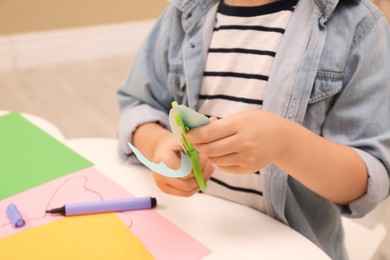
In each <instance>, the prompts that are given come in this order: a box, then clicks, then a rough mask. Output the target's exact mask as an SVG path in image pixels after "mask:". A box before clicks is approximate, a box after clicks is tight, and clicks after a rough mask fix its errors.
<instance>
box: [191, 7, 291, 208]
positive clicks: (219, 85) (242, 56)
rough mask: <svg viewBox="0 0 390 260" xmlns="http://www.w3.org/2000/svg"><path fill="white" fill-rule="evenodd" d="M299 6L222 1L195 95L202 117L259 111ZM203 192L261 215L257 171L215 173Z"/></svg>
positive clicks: (261, 203)
mask: <svg viewBox="0 0 390 260" xmlns="http://www.w3.org/2000/svg"><path fill="white" fill-rule="evenodd" d="M297 1H298V0H285V1H276V2H274V3H270V4H266V5H262V6H255V7H237V6H227V5H226V4H224V3H223V1H221V3H220V5H219V9H218V12H217V15H216V23H215V27H214V32H213V36H212V39H211V43H210V48H209V51H208V56H207V62H206V66H205V70H204V77H203V82H202V87H201V91H200V95H199V112H200V113H203V114H205V115H208V116H215V117H217V118H224V117H227V116H229V115H232V114H235V113H238V112H243V111H248V110H257V109H262V105H263V97H264V92H265V90H266V87H267V82H268V77H269V75H270V71H271V69H272V64H273V60H274V58H275V55H276V51H277V48H278V46H279V43H280V41H281V39H282V37H283V34H284V31H285V29H286V27H287V24H288V21H289V19H290V17H291V14H292V12H293V10H294V7H295V5H296V3H297ZM205 193H207V194H211V195H215V196H219V197H223V198H225V199H228V200H232V201H235V202H238V203H241V204H244V205H247V206H249V207H252V208H255V209H257V210H260V211H262V212H265V208H264V202H263V198H262V188H261V179H260V169H259V171H258V172H256V173H252V174H229V173H224V172H222V171H221V170H220V169H218V168H217V169H216V170H215V172H214V174H213V175H212V177H211V179H210V181H209V183H208V188H207V190H206V191H205Z"/></svg>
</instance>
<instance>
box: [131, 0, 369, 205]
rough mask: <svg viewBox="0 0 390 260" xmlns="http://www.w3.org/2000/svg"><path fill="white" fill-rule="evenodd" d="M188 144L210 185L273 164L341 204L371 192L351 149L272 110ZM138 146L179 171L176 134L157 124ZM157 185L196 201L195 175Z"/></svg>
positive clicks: (248, 2) (226, 122)
mask: <svg viewBox="0 0 390 260" xmlns="http://www.w3.org/2000/svg"><path fill="white" fill-rule="evenodd" d="M270 2H274V1H259V0H245V1H237V0H225V3H226V4H228V5H237V6H256V5H262V4H266V3H270ZM187 140H188V141H189V142H191V143H193V144H194V145H195V147H196V149H197V150H198V152H199V154H200V159H201V160H200V161H201V166H202V172H203V175H204V178H205V180H208V179H209V178H210V176H211V175H212V173H213V171H214V167H219V168H220V169H222V170H223V171H225V172H229V173H232V174H249V173H253V172H255V171H258V170H259V169H262V168H264V167H265V166H267V165H268V164H270V163H274V164H275V165H276V166H278V167H280V168H281V169H283V170H284V171H285V172H287V173H288V174H289V175H290V176H292V177H294V178H295V179H296V180H298V181H299V182H301V183H302V184H303V185H305V186H306V187H307V188H308V189H310V190H312V191H313V192H315V193H317V194H319V195H320V196H322V197H324V198H326V199H328V200H330V201H333V202H335V203H337V204H341V205H343V204H348V203H349V202H351V201H353V200H355V199H357V198H359V197H361V196H362V195H364V194H365V193H366V191H367V184H368V173H367V169H366V167H365V164H364V162H363V160H362V159H361V158H360V156H359V155H358V154H357V153H356V152H355V151H354V150H353V149H352V148H350V147H348V146H345V145H342V144H338V143H335V142H332V141H330V140H327V139H324V138H323V137H321V136H318V135H316V134H314V133H313V132H311V131H309V130H308V129H306V128H304V127H303V126H301V125H299V124H296V123H294V122H292V121H289V120H287V119H285V118H282V117H280V116H278V115H275V114H272V113H270V112H267V111H257V110H256V111H247V112H242V113H237V114H234V115H232V116H229V117H226V118H223V119H220V120H217V119H215V118H213V119H212V122H211V123H210V124H209V125H206V126H203V127H199V128H196V129H192V130H190V131H189V132H188V133H187ZM133 144H134V145H135V146H136V147H137V148H138V149H139V150H140V151H141V152H142V153H143V154H144V155H145V156H146V157H147V158H148V159H149V160H152V161H154V162H156V163H159V162H161V161H163V162H164V163H165V164H166V165H167V166H169V167H170V168H172V169H177V168H179V166H180V157H179V154H178V151H180V149H181V148H180V146H179V145H178V144H177V142H176V139H175V138H174V136H173V135H172V133H171V132H169V131H168V130H166V129H165V128H163V127H162V126H161V125H159V124H157V123H147V124H144V125H141V126H140V127H138V128H137V129H136V131H135V133H134V135H133ZM153 177H154V180H155V182H156V184H157V186H158V187H159V188H160V189H161V190H162V191H164V192H166V193H168V194H172V195H177V196H185V197H188V196H192V195H193V194H195V193H196V192H198V187H197V184H196V181H195V178H194V175H193V174H191V175H190V176H188V177H185V178H176V179H174V178H167V177H164V176H162V175H160V174H157V173H153Z"/></svg>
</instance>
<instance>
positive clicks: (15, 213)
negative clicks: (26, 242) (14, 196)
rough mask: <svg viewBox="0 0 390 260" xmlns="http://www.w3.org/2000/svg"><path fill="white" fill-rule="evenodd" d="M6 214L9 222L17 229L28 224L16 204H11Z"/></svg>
mask: <svg viewBox="0 0 390 260" xmlns="http://www.w3.org/2000/svg"><path fill="white" fill-rule="evenodd" d="M6 213H7V216H8V219H9V221H10V222H11V224H12V226H14V227H15V228H20V227H23V226H24V224H26V222H25V221H24V219H23V217H22V215H21V214H20V212H19V210H18V208H17V207H16V206H15V204H12V203H11V204H9V205H8V207H7V209H6Z"/></svg>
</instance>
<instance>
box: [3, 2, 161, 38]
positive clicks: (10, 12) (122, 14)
mask: <svg viewBox="0 0 390 260" xmlns="http://www.w3.org/2000/svg"><path fill="white" fill-rule="evenodd" d="M167 6H168V3H167V1H166V0H0V35H1V34H3V35H4V34H13V33H21V32H31V31H44V30H55V29H61V28H71V27H80V26H90V25H97V24H107V23H119V22H127V21H132V20H142V19H151V18H156V17H158V15H159V14H160V13H161V12H162V11H163V10H164V8H166V7H167Z"/></svg>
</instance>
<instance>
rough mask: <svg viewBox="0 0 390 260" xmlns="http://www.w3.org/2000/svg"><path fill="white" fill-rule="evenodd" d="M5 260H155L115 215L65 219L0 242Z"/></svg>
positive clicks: (0, 248)
mask: <svg viewBox="0 0 390 260" xmlns="http://www.w3.org/2000/svg"><path fill="white" fill-rule="evenodd" d="M0 255H1V258H2V259H12V260H17V259H20V260H22V259H23V260H25V259H29V260H35V259H37V260H38V259H39V260H42V259H58V260H62V259H64V260H65V259H66V260H69V259H115V260H121V259H126V260H128V259H154V258H153V256H152V255H151V254H150V253H149V252H148V250H147V249H146V248H145V246H144V245H143V244H142V243H141V242H140V241H139V240H138V238H137V237H136V236H135V235H134V234H133V233H132V232H131V231H130V230H129V229H128V227H126V226H125V225H124V223H123V222H122V221H121V220H120V219H119V218H118V216H117V215H116V214H112V213H110V214H96V215H86V216H75V217H64V218H62V219H60V220H58V221H54V222H51V223H49V224H46V225H43V226H40V227H36V228H33V229H29V230H26V231H24V232H21V233H18V234H15V235H11V236H8V237H5V238H1V239H0Z"/></svg>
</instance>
